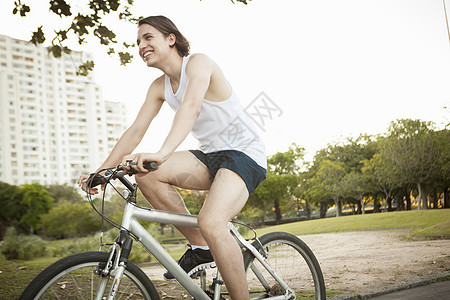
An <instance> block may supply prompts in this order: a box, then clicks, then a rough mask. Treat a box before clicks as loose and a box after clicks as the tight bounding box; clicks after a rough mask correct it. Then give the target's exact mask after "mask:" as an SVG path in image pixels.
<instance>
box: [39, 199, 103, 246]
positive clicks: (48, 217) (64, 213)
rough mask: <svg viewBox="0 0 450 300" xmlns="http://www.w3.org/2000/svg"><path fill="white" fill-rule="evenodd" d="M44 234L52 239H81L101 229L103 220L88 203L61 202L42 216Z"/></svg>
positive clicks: (41, 224)
mask: <svg viewBox="0 0 450 300" xmlns="http://www.w3.org/2000/svg"><path fill="white" fill-rule="evenodd" d="M40 228H41V230H42V233H44V234H45V235H46V236H48V237H52V238H68V237H80V236H85V235H88V234H92V233H95V232H96V231H98V230H100V229H101V219H100V217H99V216H98V215H97V214H96V213H95V211H94V210H93V209H92V207H91V206H90V205H89V203H88V202H86V201H83V202H78V203H71V202H67V201H63V202H60V203H59V204H58V205H56V206H54V207H53V208H52V209H50V210H49V212H48V213H46V214H43V215H41V218H40Z"/></svg>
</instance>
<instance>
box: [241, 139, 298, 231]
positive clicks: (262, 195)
mask: <svg viewBox="0 0 450 300" xmlns="http://www.w3.org/2000/svg"><path fill="white" fill-rule="evenodd" d="M304 151H305V150H304V149H303V148H301V147H299V146H297V145H296V144H292V145H291V146H290V147H289V149H288V151H286V152H278V153H276V154H274V155H272V156H270V157H269V158H268V160H267V178H266V179H265V180H264V181H263V182H262V183H261V184H260V185H259V186H258V187H257V188H256V190H255V192H254V193H253V195H252V196H251V197H250V200H249V201H248V205H246V207H245V210H246V211H248V210H249V208H248V206H249V205H253V206H254V207H260V208H261V209H262V211H263V212H264V213H263V214H266V213H270V210H271V209H272V210H273V212H274V213H275V218H276V222H277V224H279V223H281V219H282V211H283V208H284V207H285V206H288V204H289V203H290V201H291V200H292V199H293V195H294V192H295V188H296V187H297V185H298V180H299V177H298V176H299V175H298V173H299V170H300V168H301V167H302V166H303V165H304V161H303V158H304ZM252 214H254V215H259V214H260V213H259V212H258V211H256V210H253V212H252Z"/></svg>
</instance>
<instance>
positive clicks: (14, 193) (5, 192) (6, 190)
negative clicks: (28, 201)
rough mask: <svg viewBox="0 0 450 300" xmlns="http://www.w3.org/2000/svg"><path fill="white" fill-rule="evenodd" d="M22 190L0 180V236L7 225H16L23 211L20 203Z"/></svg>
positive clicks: (23, 208)
mask: <svg viewBox="0 0 450 300" xmlns="http://www.w3.org/2000/svg"><path fill="white" fill-rule="evenodd" d="M22 198H23V192H22V190H21V189H20V188H19V187H18V186H15V185H9V184H7V183H3V182H0V206H1V208H2V209H1V210H0V221H1V227H0V237H3V236H4V234H5V232H6V228H8V227H9V226H14V227H18V226H19V222H20V219H21V217H22V215H23V214H24V212H25V207H24V206H23V205H22V204H21V200H22Z"/></svg>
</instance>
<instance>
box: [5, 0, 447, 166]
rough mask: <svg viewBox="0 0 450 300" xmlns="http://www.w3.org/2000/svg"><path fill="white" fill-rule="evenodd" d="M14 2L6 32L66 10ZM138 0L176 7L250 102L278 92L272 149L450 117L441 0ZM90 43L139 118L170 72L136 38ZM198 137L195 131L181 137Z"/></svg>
mask: <svg viewBox="0 0 450 300" xmlns="http://www.w3.org/2000/svg"><path fill="white" fill-rule="evenodd" d="M445 1H446V5H447V10H448V11H449V17H450V8H449V7H450V1H449V0H445ZM13 2H14V1H13V0H3V1H2V4H0V34H6V35H9V36H11V37H14V38H19V39H24V40H29V39H30V37H31V34H30V33H31V31H32V30H35V29H36V27H37V26H38V25H44V30H45V28H46V25H47V24H50V25H52V24H53V25H52V26H57V25H55V24H58V22H60V20H59V19H58V18H55V17H51V15H52V14H50V13H49V12H48V2H49V1H48V0H32V1H31V0H28V1H26V0H23V1H22V2H24V3H27V2H28V3H27V4H29V5H30V6H31V14H30V15H29V17H27V18H20V17H17V16H13V15H12V13H11V11H12V8H13ZM71 2H74V1H71ZM84 2H86V1H79V3H84ZM133 11H134V12H135V13H136V14H137V15H142V16H148V15H158V14H162V15H165V16H167V17H169V18H170V19H172V21H174V23H175V24H176V25H177V26H178V28H179V29H180V31H181V32H182V33H183V34H184V35H185V36H186V37H187V38H188V39H189V40H190V42H191V49H192V52H202V53H206V54H208V55H209V56H211V57H212V58H213V59H214V60H215V61H216V62H218V64H219V65H220V66H221V67H222V69H223V70H224V72H225V74H226V75H227V77H228V79H229V81H230V82H231V84H232V85H233V88H234V89H235V91H236V92H237V94H238V95H239V97H240V99H241V102H242V104H243V105H244V107H245V106H247V105H249V104H250V103H251V102H252V101H253V100H254V99H255V98H256V97H257V96H258V95H259V94H260V93H261V92H264V93H265V94H266V95H267V96H268V97H269V98H270V99H271V100H272V101H273V102H274V103H276V105H277V106H278V107H279V108H280V109H281V110H282V114H281V116H278V115H277V116H274V117H273V118H272V119H271V120H268V119H267V120H266V121H267V122H266V126H265V128H264V129H265V130H264V131H261V134H262V136H263V138H264V139H265V141H266V145H267V152H268V154H269V155H270V154H274V153H276V152H278V151H286V150H287V149H288V147H289V145H290V144H291V143H292V142H295V143H297V144H298V145H300V146H301V147H304V148H306V150H307V158H308V159H311V158H312V157H313V156H314V154H315V152H316V151H317V150H319V149H321V148H324V147H326V146H327V144H329V143H334V142H338V141H341V140H343V139H344V138H345V137H357V136H358V135H359V134H361V133H368V134H377V133H382V132H386V130H387V128H388V126H389V123H390V121H393V120H395V119H399V118H411V119H421V120H426V121H428V120H430V121H434V122H435V123H436V124H437V125H438V126H439V127H443V126H444V125H445V124H448V123H449V122H450V121H449V119H450V118H449V109H448V108H447V109H444V107H448V106H449V105H450V43H449V38H448V34H447V27H446V24H445V15H444V8H443V1H442V0H370V1H369V0H345V1H338V0H320V1H306V0H277V1H275V0H253V1H250V2H249V4H248V5H247V6H245V5H242V4H240V3H236V4H232V3H231V1H229V0H203V1H199V0H135V6H134V7H133ZM115 28H116V29H115V31H116V33H117V34H118V39H119V40H127V41H135V39H136V27H135V26H134V25H126V24H123V23H122V25H120V26H118V25H117V27H115ZM50 29H52V30H53V29H54V27H53V28H52V27H50V26H48V27H47V30H50ZM82 50H85V51H89V52H93V53H94V55H95V60H96V68H95V75H96V82H97V83H98V84H99V85H100V86H102V89H103V95H104V98H105V100H112V101H123V102H126V103H128V110H129V111H128V115H129V123H130V124H131V122H132V121H133V119H134V116H135V115H136V113H137V111H138V109H139V107H140V105H141V104H142V102H143V100H144V98H145V94H146V91H147V88H148V86H149V84H150V83H151V82H152V80H153V79H155V78H156V77H157V76H159V75H160V72H159V71H158V70H152V69H149V68H147V67H146V66H145V65H144V64H143V62H141V60H140V58H139V57H138V55H137V49H133V50H131V51H133V54H134V56H135V60H134V62H133V63H132V64H131V65H129V66H127V67H120V66H119V63H118V61H116V60H114V59H112V58H109V57H108V56H107V54H106V51H105V50H104V49H102V48H101V47H99V46H98V44H96V43H92V44H89V45H87V46H84V47H83V48H82ZM172 117H173V112H172V111H171V110H170V108H168V106H167V105H165V107H164V108H163V110H162V111H161V113H160V115H159V116H158V117H157V119H155V121H154V122H153V123H152V125H151V127H150V130H149V132H148V134H147V136H146V138H145V139H144V141H143V143H142V144H141V146H140V147H139V148H138V151H155V150H157V149H158V148H159V146H160V144H161V142H162V141H163V139H164V137H165V134H166V133H167V132H168V129H169V127H170V124H171V120H172ZM195 147H196V142H195V141H193V139H191V138H189V139H188V140H187V141H186V142H185V143H184V144H183V145H182V146H181V148H183V149H186V148H195Z"/></svg>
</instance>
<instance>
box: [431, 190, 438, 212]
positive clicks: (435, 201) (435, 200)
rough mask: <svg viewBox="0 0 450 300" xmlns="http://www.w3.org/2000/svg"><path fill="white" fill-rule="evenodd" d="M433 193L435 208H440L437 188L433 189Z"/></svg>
mask: <svg viewBox="0 0 450 300" xmlns="http://www.w3.org/2000/svg"><path fill="white" fill-rule="evenodd" d="M431 195H432V197H433V209H437V208H439V205H438V193H437V191H436V188H434V189H433V192H432V194H431Z"/></svg>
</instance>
